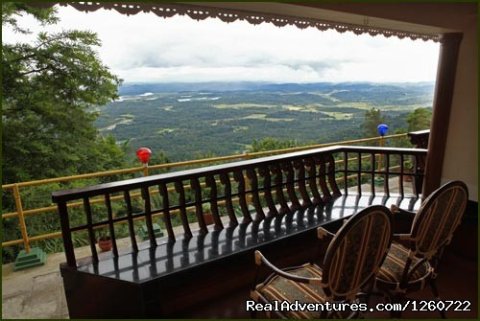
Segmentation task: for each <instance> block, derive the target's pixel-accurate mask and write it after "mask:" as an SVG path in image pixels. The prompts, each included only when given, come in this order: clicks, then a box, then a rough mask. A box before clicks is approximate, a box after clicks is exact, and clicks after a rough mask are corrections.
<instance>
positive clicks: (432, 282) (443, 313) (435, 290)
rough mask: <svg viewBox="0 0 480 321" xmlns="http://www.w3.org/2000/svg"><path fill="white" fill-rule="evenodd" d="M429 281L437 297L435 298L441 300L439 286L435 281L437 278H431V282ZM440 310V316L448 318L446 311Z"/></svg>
mask: <svg viewBox="0 0 480 321" xmlns="http://www.w3.org/2000/svg"><path fill="white" fill-rule="evenodd" d="M428 283H429V284H430V289H431V290H432V294H433V296H434V297H435V300H437V301H440V295H439V293H438V288H437V284H436V283H435V279H431V280H430V282H428ZM438 312H440V316H441V317H442V319H446V318H447V316H446V314H445V311H443V310H439V311H438Z"/></svg>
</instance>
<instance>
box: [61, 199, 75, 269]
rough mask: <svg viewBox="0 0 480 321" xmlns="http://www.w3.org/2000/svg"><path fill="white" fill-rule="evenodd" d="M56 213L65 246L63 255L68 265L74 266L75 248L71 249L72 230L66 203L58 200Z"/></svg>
mask: <svg viewBox="0 0 480 321" xmlns="http://www.w3.org/2000/svg"><path fill="white" fill-rule="evenodd" d="M57 207H58V215H60V225H61V226H62V239H63V247H64V248H65V257H66V259H67V265H68V266H69V267H73V268H76V267H77V260H76V259H75V250H74V249H73V242H72V231H71V230H70V219H69V217H68V208H67V203H66V202H64V201H60V202H58V203H57Z"/></svg>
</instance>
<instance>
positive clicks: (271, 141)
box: [248, 137, 298, 153]
mask: <svg viewBox="0 0 480 321" xmlns="http://www.w3.org/2000/svg"><path fill="white" fill-rule="evenodd" d="M295 146H298V143H297V142H296V141H294V140H280V139H275V138H272V137H265V138H263V139H260V140H256V139H254V140H253V142H252V145H251V146H250V147H249V148H248V152H250V153H254V152H262V151H269V150H275V149H285V148H289V147H295Z"/></svg>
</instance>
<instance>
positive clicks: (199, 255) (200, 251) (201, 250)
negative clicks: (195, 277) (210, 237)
mask: <svg viewBox="0 0 480 321" xmlns="http://www.w3.org/2000/svg"><path fill="white" fill-rule="evenodd" d="M206 235H207V233H202V234H200V235H198V236H197V247H196V251H195V261H196V263H200V262H203V261H205V237H206Z"/></svg>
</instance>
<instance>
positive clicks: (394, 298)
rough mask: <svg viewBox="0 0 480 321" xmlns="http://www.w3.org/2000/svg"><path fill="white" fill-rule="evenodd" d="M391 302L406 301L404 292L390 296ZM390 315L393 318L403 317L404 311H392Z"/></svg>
mask: <svg viewBox="0 0 480 321" xmlns="http://www.w3.org/2000/svg"><path fill="white" fill-rule="evenodd" d="M390 301H391V303H393V304H394V303H403V301H405V296H404V295H403V294H394V295H393V296H390ZM390 317H391V318H392V319H401V318H402V311H391V312H390Z"/></svg>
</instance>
